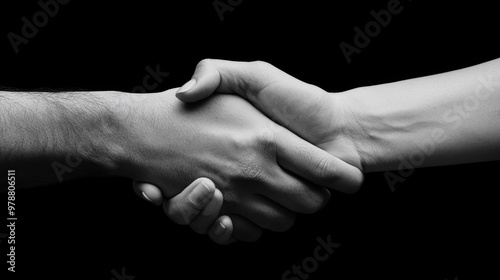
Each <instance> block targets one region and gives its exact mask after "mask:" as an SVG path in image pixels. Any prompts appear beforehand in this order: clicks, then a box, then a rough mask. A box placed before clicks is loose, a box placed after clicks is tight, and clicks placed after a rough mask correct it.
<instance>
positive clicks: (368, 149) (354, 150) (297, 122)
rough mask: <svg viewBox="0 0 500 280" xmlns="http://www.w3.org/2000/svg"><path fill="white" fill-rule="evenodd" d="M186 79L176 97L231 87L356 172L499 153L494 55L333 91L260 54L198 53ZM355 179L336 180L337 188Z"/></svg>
mask: <svg viewBox="0 0 500 280" xmlns="http://www.w3.org/2000/svg"><path fill="white" fill-rule="evenodd" d="M186 85H187V86H186ZM186 85H185V86H183V87H182V88H181V89H180V90H179V92H178V93H177V97H178V98H179V99H181V100H183V101H185V102H197V101H199V100H201V99H204V98H207V97H209V96H210V95H212V94H213V93H215V92H222V93H232V94H235V95H239V96H241V97H243V98H245V99H247V100H249V101H250V102H251V103H252V105H254V106H255V107H256V108H258V109H259V110H261V111H262V112H263V113H265V114H266V115H267V116H268V117H269V118H271V119H273V120H275V121H276V122H277V123H280V124H282V125H283V126H285V127H287V128H289V129H290V130H292V131H294V132H295V133H297V134H298V135H300V136H301V137H303V138H304V139H306V140H308V141H310V142H311V143H313V144H316V145H318V147H321V148H323V149H325V150H326V151H328V152H329V153H331V154H332V155H334V156H336V157H338V158H339V159H341V160H342V161H344V162H345V163H348V164H350V165H351V167H354V169H358V170H359V171H360V172H361V171H363V172H372V171H386V170H395V169H398V168H408V167H410V168H415V167H423V166H436V165H447V164H459V163H468V162H479V161H489V160H498V159H499V158H500V121H499V120H500V59H496V60H493V61H490V62H486V63H483V64H480V65H476V66H473V67H469V68H465V69H461V70H457V71H452V72H448V73H443V74H439V75H433V76H428V77H422V78H417V79H410V80H405V81H400V82H395V83H389V84H382V85H376V86H370V87H363V88H356V89H353V90H349V91H346V92H341V93H327V92H325V91H323V90H322V89H320V88H318V87H315V86H313V85H309V84H306V83H304V82H301V81H299V80H297V79H295V78H293V77H291V76H289V75H288V74H286V73H284V72H282V71H280V70H279V69H277V68H275V67H274V66H272V65H270V64H268V63H265V62H250V63H249V62H232V61H223V60H203V61H201V62H200V63H199V64H198V66H197V67H196V70H195V74H194V75H193V79H192V80H191V81H189V82H188V83H186ZM422 159H423V160H422ZM337 166H339V165H337ZM344 167H346V165H344ZM344 169H345V170H351V171H352V170H354V169H353V168H344ZM343 174H344V175H346V174H347V175H354V176H344V180H341V181H342V182H346V180H345V178H350V180H348V181H347V182H349V181H350V182H359V181H360V179H361V178H362V175H360V174H359V173H356V172H344V173H343ZM389 179H392V180H397V178H389ZM356 186H359V184H345V185H342V184H340V186H339V184H337V188H340V189H341V190H344V191H345V190H349V189H351V190H352V189H353V188H355V187H356Z"/></svg>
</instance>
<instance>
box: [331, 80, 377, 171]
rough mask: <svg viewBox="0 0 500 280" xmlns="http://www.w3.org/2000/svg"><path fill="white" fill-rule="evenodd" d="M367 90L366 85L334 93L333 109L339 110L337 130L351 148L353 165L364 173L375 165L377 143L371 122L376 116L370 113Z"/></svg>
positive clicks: (368, 90)
mask: <svg viewBox="0 0 500 280" xmlns="http://www.w3.org/2000/svg"><path fill="white" fill-rule="evenodd" d="M369 92H370V89H369V88H368V87H360V88H354V89H351V90H347V91H344V92H339V93H336V94H334V99H335V101H334V104H335V108H334V110H336V111H337V112H339V114H338V115H337V117H338V118H339V119H340V121H339V122H338V123H339V124H340V128H339V131H340V132H341V134H342V137H344V139H345V140H344V141H345V142H346V143H349V146H350V147H351V149H352V150H353V152H351V154H353V155H355V156H353V158H355V159H356V160H355V164H354V165H356V166H358V167H359V168H360V170H362V171H363V172H365V173H366V172H371V171H373V167H374V165H376V162H377V160H376V156H375V154H376V153H375V151H376V150H377V145H378V144H379V143H377V140H379V138H378V136H377V135H376V134H374V133H373V132H374V130H373V123H372V122H373V121H374V120H375V119H376V118H375V116H373V115H370V114H371V110H369V105H370V104H369V101H367V98H366V94H368V93H369ZM351 164H352V163H351Z"/></svg>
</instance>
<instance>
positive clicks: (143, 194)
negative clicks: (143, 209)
mask: <svg viewBox="0 0 500 280" xmlns="http://www.w3.org/2000/svg"><path fill="white" fill-rule="evenodd" d="M142 196H144V198H145V199H146V200H147V201H149V202H153V201H151V199H150V198H149V197H148V196H147V194H146V193H145V192H142Z"/></svg>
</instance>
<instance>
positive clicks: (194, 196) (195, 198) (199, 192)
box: [188, 181, 212, 204]
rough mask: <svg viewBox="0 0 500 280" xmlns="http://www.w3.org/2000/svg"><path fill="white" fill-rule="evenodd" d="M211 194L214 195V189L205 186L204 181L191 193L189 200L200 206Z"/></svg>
mask: <svg viewBox="0 0 500 280" xmlns="http://www.w3.org/2000/svg"><path fill="white" fill-rule="evenodd" d="M210 193H212V189H210V188H209V187H208V186H207V185H205V183H204V182H203V181H200V182H198V184H197V185H196V187H195V188H194V189H193V190H192V191H191V193H190V194H189V197H188V199H189V200H190V201H191V202H193V203H195V204H200V203H202V202H204V201H205V200H206V199H207V197H208V196H209V195H210Z"/></svg>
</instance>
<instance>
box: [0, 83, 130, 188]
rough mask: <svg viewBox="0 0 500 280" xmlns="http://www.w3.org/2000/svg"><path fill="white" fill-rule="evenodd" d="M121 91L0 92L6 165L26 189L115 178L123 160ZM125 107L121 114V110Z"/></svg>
mask: <svg viewBox="0 0 500 280" xmlns="http://www.w3.org/2000/svg"><path fill="white" fill-rule="evenodd" d="M122 96H123V94H120V93H115V92H72V93H45V92H0V129H1V135H2V139H1V143H0V155H1V156H0V166H1V170H2V172H6V170H12V169H15V170H16V173H17V176H18V180H19V182H18V184H19V185H20V186H35V185H45V184H51V183H57V182H61V181H63V180H70V179H74V178H78V177H86V176H101V175H115V173H117V172H118V170H117V169H118V168H119V166H120V162H121V161H122V160H124V159H123V155H124V152H123V146H122V143H121V141H120V133H122V131H123V130H122V129H121V126H122V125H123V123H122V122H121V120H120V118H121V117H120V115H119V114H118V112H119V111H120V110H124V109H125V108H127V106H126V104H125V103H126V102H127V101H126V98H123V97H122ZM118 108H120V110H118Z"/></svg>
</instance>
